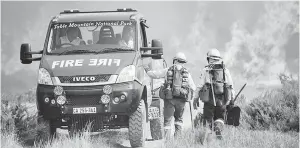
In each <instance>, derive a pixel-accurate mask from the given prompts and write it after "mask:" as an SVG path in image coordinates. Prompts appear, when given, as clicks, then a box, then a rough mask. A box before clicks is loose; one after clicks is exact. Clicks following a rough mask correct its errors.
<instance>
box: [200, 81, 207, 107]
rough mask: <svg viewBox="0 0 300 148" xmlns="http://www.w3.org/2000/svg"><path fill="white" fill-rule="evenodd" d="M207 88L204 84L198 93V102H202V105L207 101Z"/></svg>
mask: <svg viewBox="0 0 300 148" xmlns="http://www.w3.org/2000/svg"><path fill="white" fill-rule="evenodd" d="M209 91H210V89H209V87H208V86H207V84H205V85H204V86H203V87H202V88H201V89H200V91H199V97H200V100H202V101H203V102H204V103H205V102H208V101H209Z"/></svg>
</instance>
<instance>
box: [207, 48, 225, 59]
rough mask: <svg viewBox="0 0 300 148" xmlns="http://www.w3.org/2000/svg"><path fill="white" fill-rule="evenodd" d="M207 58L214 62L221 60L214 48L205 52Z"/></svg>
mask: <svg viewBox="0 0 300 148" xmlns="http://www.w3.org/2000/svg"><path fill="white" fill-rule="evenodd" d="M207 58H211V59H216V60H219V59H222V57H221V55H220V52H219V50H218V49H215V48H213V49H211V50H209V51H208V52H207Z"/></svg>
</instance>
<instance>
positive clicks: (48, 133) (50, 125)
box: [37, 117, 56, 141]
mask: <svg viewBox="0 0 300 148" xmlns="http://www.w3.org/2000/svg"><path fill="white" fill-rule="evenodd" d="M37 123H38V125H41V126H42V127H43V128H41V129H38V130H37V141H46V140H48V139H50V140H52V139H53V138H55V137H56V127H55V124H54V121H53V120H45V119H43V118H42V117H38V119H37Z"/></svg>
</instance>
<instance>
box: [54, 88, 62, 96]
mask: <svg viewBox="0 0 300 148" xmlns="http://www.w3.org/2000/svg"><path fill="white" fill-rule="evenodd" d="M63 91H64V90H63V88H62V87H61V86H56V87H55V88H54V94H55V95H62V93H63Z"/></svg>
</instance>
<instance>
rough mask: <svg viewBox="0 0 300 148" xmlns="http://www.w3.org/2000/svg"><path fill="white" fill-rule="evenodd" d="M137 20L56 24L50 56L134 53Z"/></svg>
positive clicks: (49, 51) (48, 52) (50, 39)
mask: <svg viewBox="0 0 300 148" xmlns="http://www.w3.org/2000/svg"><path fill="white" fill-rule="evenodd" d="M135 26H136V22H135V21H90V22H68V23H53V24H52V25H51V30H50V36H49V41H48V46H47V54H59V55H62V54H82V53H107V52H123V51H125V52H127V51H134V49H135V40H136V27H135Z"/></svg>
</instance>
